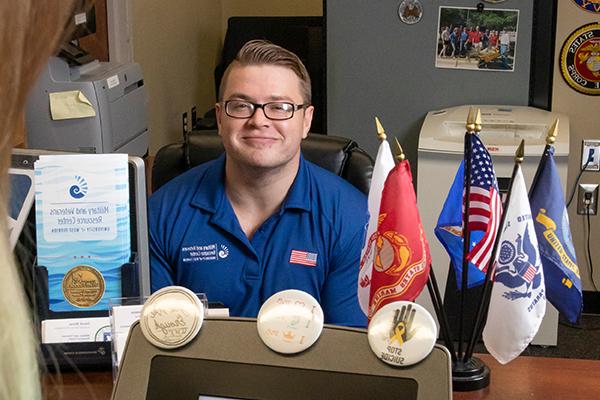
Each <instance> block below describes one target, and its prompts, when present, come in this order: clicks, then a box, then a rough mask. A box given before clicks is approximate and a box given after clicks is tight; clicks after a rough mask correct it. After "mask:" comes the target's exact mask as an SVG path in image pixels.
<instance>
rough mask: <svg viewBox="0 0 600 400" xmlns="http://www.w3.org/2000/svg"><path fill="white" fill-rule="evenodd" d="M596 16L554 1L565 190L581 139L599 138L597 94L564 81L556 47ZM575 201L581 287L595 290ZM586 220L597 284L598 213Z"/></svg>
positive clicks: (555, 100) (566, 0) (556, 100)
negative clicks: (565, 124)
mask: <svg viewBox="0 0 600 400" xmlns="http://www.w3.org/2000/svg"><path fill="white" fill-rule="evenodd" d="M598 20H600V14H593V13H590V12H586V11H584V10H582V9H580V8H579V7H577V6H576V4H575V3H574V2H573V1H572V0H559V1H558V18H557V28H556V47H555V59H554V65H555V68H554V82H553V97H552V109H553V110H554V111H560V112H564V113H566V114H568V115H569V120H570V128H571V136H570V142H571V143H570V154H571V157H569V178H568V180H567V182H568V184H567V187H568V188H569V190H570V189H571V188H572V187H573V185H574V184H575V179H576V177H577V174H578V173H579V169H580V167H581V143H582V140H583V139H600V113H599V109H600V97H597V96H586V95H584V94H580V93H579V92H576V91H575V90H573V89H571V88H570V87H569V86H568V85H567V84H566V82H565V81H564V79H563V78H562V76H561V74H560V67H559V57H560V50H561V48H562V45H563V43H564V41H565V39H567V37H568V36H569V35H570V34H571V32H573V31H574V30H576V29H577V28H579V27H580V26H582V25H585V24H588V23H591V22H598ZM580 183H595V184H600V172H584V173H583V175H582V176H581V180H580ZM575 196H577V194H575ZM576 203H577V198H575V200H573V204H572V205H571V207H569V219H570V221H571V232H572V235H573V241H574V244H575V252H576V253H577V261H578V264H579V268H580V272H581V275H582V281H583V288H584V290H596V289H595V288H594V287H593V285H592V281H591V280H590V276H591V275H590V266H589V263H588V261H587V257H586V249H587V248H586V240H587V235H586V234H584V232H585V230H586V229H587V228H586V224H587V221H586V219H585V217H584V216H583V215H577V211H576ZM590 223H591V232H592V236H591V253H592V260H597V261H596V265H595V269H594V282H595V283H596V287H600V248H599V247H598V245H597V243H598V238H599V237H600V217H598V216H597V215H595V216H591V217H590Z"/></svg>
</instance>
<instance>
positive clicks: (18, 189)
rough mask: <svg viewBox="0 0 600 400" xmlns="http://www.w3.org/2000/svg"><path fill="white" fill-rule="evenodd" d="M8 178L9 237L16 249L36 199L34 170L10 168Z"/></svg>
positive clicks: (11, 244)
mask: <svg viewBox="0 0 600 400" xmlns="http://www.w3.org/2000/svg"><path fill="white" fill-rule="evenodd" d="M8 177H9V179H10V200H9V204H8V235H9V242H10V247H11V248H12V249H14V248H15V245H16V244H17V241H18V240H19V236H21V232H22V231H23V228H24V227H25V225H26V223H27V219H28V217H29V212H30V211H31V206H32V205H33V199H34V197H35V196H34V195H35V190H34V187H33V170H30V169H22V168H9V170H8Z"/></svg>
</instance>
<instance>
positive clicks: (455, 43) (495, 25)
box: [435, 7, 519, 72]
mask: <svg viewBox="0 0 600 400" xmlns="http://www.w3.org/2000/svg"><path fill="white" fill-rule="evenodd" d="M518 26H519V10H503V9H485V10H483V11H477V9H476V8H470V7H440V12H439V18H438V26H437V35H436V40H437V46H436V54H435V66H436V67H437V68H452V69H468V70H477V71H505V72H513V71H514V69H515V54H516V47H517V28H518Z"/></svg>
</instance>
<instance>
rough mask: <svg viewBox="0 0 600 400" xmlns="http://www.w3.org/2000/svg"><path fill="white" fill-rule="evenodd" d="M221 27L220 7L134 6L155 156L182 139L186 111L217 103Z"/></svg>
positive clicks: (204, 1)
mask: <svg viewBox="0 0 600 400" xmlns="http://www.w3.org/2000/svg"><path fill="white" fill-rule="evenodd" d="M220 27H221V8H220V4H219V2H215V1H212V0H177V1H176V2H170V1H162V0H133V3H132V43H133V58H134V60H135V61H136V62H138V63H139V64H140V65H141V66H142V70H143V72H144V82H145V84H146V85H147V89H148V96H149V99H148V100H149V108H148V116H149V121H148V124H149V128H150V154H155V153H156V151H157V150H158V149H159V148H160V147H162V146H164V145H165V144H168V143H172V142H175V141H177V140H180V139H181V137H182V128H181V127H182V122H181V119H182V118H181V115H182V113H183V112H184V111H188V113H189V110H190V108H191V107H192V106H194V105H198V110H199V111H200V112H203V110H206V109H208V108H210V107H211V106H212V104H213V103H214V97H215V95H214V85H213V84H212V81H213V77H212V70H213V68H214V65H215V62H216V59H217V56H218V49H219V46H220V41H221V33H220ZM188 115H189V114H188Z"/></svg>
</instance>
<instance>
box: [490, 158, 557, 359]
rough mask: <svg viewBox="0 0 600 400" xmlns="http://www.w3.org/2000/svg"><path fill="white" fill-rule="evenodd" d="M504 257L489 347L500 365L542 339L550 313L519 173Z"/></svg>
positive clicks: (508, 216)
mask: <svg viewBox="0 0 600 400" xmlns="http://www.w3.org/2000/svg"><path fill="white" fill-rule="evenodd" d="M517 168H518V169H517V172H516V174H515V177H514V180H513V183H512V188H511V190H510V199H509V200H508V202H509V203H508V204H509V206H508V210H506V220H505V222H504V225H503V226H502V227H501V229H502V233H500V235H501V236H500V242H499V245H500V247H499V251H498V256H497V257H496V263H495V265H494V268H495V270H494V278H493V279H494V283H493V286H492V294H491V297H490V307H489V310H488V317H487V322H486V324H485V328H484V329H483V342H484V343H485V347H486V348H487V350H488V351H489V352H490V354H491V355H492V356H494V358H495V359H496V360H498V362H499V363H500V364H506V363H508V362H510V361H511V360H512V359H514V358H515V357H517V356H518V355H519V354H521V352H522V351H523V350H524V349H525V348H526V347H527V346H528V345H529V343H530V342H531V340H532V339H533V337H534V336H535V334H536V333H537V331H538V329H539V327H540V324H541V322H542V318H543V317H544V314H545V313H546V290H545V285H544V272H543V271H542V262H541V260H540V254H539V251H538V241H537V237H536V235H535V228H534V226H533V219H532V217H531V209H530V208H529V199H528V198H527V189H526V188H525V181H524V179H523V173H522V172H521V167H520V166H518V167H517Z"/></svg>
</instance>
